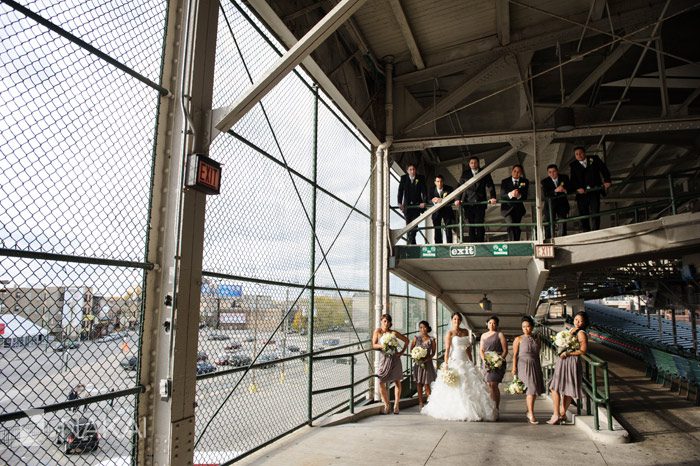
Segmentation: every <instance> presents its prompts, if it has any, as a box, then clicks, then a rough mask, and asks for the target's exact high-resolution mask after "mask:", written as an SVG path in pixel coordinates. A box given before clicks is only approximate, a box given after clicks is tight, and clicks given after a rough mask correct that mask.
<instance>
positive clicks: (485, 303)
mask: <svg viewBox="0 0 700 466" xmlns="http://www.w3.org/2000/svg"><path fill="white" fill-rule="evenodd" d="M479 306H480V307H481V309H483V310H484V311H490V310H491V300H489V298H487V297H486V293H484V297H483V298H481V301H479Z"/></svg>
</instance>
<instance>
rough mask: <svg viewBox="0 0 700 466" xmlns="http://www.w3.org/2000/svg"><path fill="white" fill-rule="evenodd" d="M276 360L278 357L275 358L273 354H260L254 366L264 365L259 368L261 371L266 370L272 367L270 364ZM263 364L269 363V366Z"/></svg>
mask: <svg viewBox="0 0 700 466" xmlns="http://www.w3.org/2000/svg"><path fill="white" fill-rule="evenodd" d="M278 359H279V356H277V355H276V354H274V353H268V354H262V355H260V357H259V358H258V361H257V363H256V364H264V365H262V366H260V367H261V368H262V369H267V368H268V367H272V366H273V364H272V362H274V361H277V360H278ZM265 363H270V364H265Z"/></svg>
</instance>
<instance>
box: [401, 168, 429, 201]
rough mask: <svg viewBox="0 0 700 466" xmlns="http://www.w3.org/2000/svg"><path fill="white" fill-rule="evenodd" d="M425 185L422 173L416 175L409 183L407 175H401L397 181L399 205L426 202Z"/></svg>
mask: <svg viewBox="0 0 700 466" xmlns="http://www.w3.org/2000/svg"><path fill="white" fill-rule="evenodd" d="M427 198H428V196H427V185H426V183H425V177H424V176H423V175H416V177H415V178H414V180H413V183H411V178H409V176H408V175H403V176H401V180H400V181H399V198H398V201H399V205H401V204H406V206H409V205H417V204H422V203H424V202H427Z"/></svg>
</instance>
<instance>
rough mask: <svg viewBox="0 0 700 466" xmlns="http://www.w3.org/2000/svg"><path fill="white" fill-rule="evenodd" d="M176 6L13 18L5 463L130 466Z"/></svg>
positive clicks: (4, 74) (4, 309) (4, 199)
mask: <svg viewBox="0 0 700 466" xmlns="http://www.w3.org/2000/svg"><path fill="white" fill-rule="evenodd" d="M165 8H166V4H165V3H164V2H159V1H150V0H147V1H141V0H140V1H130V0H122V1H121V2H118V4H117V3H115V2H94V1H89V2H84V1H83V2H78V1H75V0H70V1H61V0H57V1H52V2H48V1H24V2H14V1H3V2H2V3H0V65H1V66H0V367H1V369H2V380H0V463H2V464H41V465H44V464H96V463H100V464H130V463H131V462H132V453H133V448H134V443H135V440H136V438H137V435H139V432H137V431H136V430H135V428H134V426H135V425H136V424H135V422H134V413H135V407H136V393H138V392H139V391H140V387H139V380H138V374H137V371H136V367H137V364H136V361H137V357H138V354H139V352H140V346H141V337H140V333H139V328H140V322H141V318H142V314H143V313H142V305H143V300H144V296H143V293H142V289H143V283H144V279H145V274H146V273H148V270H150V268H151V266H150V264H148V263H146V242H147V234H148V233H147V232H148V220H149V218H148V217H149V209H150V197H151V181H152V180H151V166H152V163H153V153H154V137H155V125H156V114H157V109H158V103H159V97H160V95H162V94H163V89H162V88H160V86H159V85H157V84H155V82H157V81H159V79H160V70H161V60H162V49H163V40H164V29H165V16H166V12H165Z"/></svg>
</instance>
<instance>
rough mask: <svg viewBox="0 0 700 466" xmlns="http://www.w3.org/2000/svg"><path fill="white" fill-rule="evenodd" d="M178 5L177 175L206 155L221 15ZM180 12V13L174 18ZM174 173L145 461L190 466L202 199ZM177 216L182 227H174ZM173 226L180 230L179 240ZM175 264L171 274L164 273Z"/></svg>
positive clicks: (213, 8) (214, 6)
mask: <svg viewBox="0 0 700 466" xmlns="http://www.w3.org/2000/svg"><path fill="white" fill-rule="evenodd" d="M183 3H184V4H186V5H187V14H186V15H185V17H186V20H185V23H186V24H187V27H186V28H185V29H186V31H185V36H184V39H185V40H182V39H183V37H180V34H181V28H178V27H176V28H175V29H174V30H172V31H169V32H172V33H173V34H174V36H175V37H174V40H175V41H176V43H178V42H184V43H185V44H190V45H189V46H187V45H186V46H185V47H184V51H183V53H182V56H181V57H179V60H182V63H183V67H182V69H181V70H180V72H179V73H178V78H179V79H180V80H182V81H181V82H183V81H184V84H182V85H181V87H180V89H181V92H178V94H179V95H177V97H176V99H177V100H176V102H178V103H182V102H183V100H184V95H189V96H190V99H189V102H188V104H183V105H182V111H183V113H187V116H188V118H187V119H186V120H187V121H189V124H185V126H184V127H183V128H176V130H177V131H172V133H177V134H178V137H184V140H180V147H181V148H182V149H181V150H180V151H178V152H180V153H178V154H176V155H175V154H172V155H171V154H167V155H168V157H172V158H174V162H171V163H172V164H173V166H176V167H184V164H183V163H182V159H181V158H182V157H184V156H185V155H186V154H189V153H202V154H207V153H208V152H209V144H210V141H211V138H210V134H209V131H210V114H211V107H212V96H213V88H214V65H215V52H216V47H215V44H216V38H217V27H218V14H219V4H218V2H214V1H211V0H207V1H198V2H194V1H191V2H183ZM183 9H184V8H182V5H180V8H179V11H178V12H177V15H179V14H180V13H181V10H183ZM178 63H181V61H178ZM166 111H167V110H166ZM178 113H179V112H178ZM179 135H182V136H179ZM172 171H173V172H175V173H174V174H177V175H178V176H175V177H174V178H171V179H174V180H175V182H174V183H172V184H170V185H168V187H169V188H171V189H169V190H168V192H170V191H172V192H173V193H174V194H173V195H172V198H171V200H170V204H169V205H168V206H167V208H166V209H167V211H168V212H170V214H171V215H173V216H174V223H173V224H171V225H170V230H168V229H165V231H170V232H171V233H170V234H171V235H175V236H176V237H177V238H178V239H179V242H180V244H179V246H178V247H177V248H176V249H174V250H173V249H170V248H168V249H166V250H165V251H163V252H162V253H163V254H167V256H165V257H164V266H165V267H167V268H166V269H165V270H164V273H163V280H164V281H163V282H162V283H161V286H162V290H163V291H161V293H169V294H171V295H170V297H171V298H172V299H164V300H162V301H161V302H160V303H159V305H161V306H162V308H161V313H160V315H159V319H158V322H157V324H158V327H157V328H158V332H160V333H156V331H155V329H153V333H152V334H151V335H152V337H156V336H158V337H159V338H158V349H157V351H155V353H156V355H157V357H158V365H157V368H156V375H155V377H154V378H155V379H156V380H153V381H152V384H151V385H150V386H149V387H148V390H147V393H148V395H149V397H153V398H155V400H153V401H152V402H153V403H154V411H155V427H154V429H155V433H154V437H155V438H154V444H155V445H154V447H153V449H152V452H153V453H152V454H153V456H152V457H147V458H146V461H145V464H149V463H153V464H171V465H187V464H192V461H193V459H192V458H193V453H194V437H195V422H194V415H195V391H196V374H195V371H194V369H193V368H194V367H195V363H196V359H197V345H198V338H199V319H200V315H199V310H200V287H201V282H202V258H203V245H204V218H205V210H206V208H205V204H206V195H205V194H204V193H201V192H198V191H195V190H192V189H184V190H183V189H182V187H181V186H179V180H181V179H182V178H184V177H183V176H182V174H181V173H180V171H179V170H176V169H173V170H172ZM172 188H176V189H172ZM180 193H181V194H180ZM180 196H182V197H181V198H180ZM180 202H181V205H180ZM180 208H181V223H178V221H177V220H178V213H180V211H179V209H180ZM166 209H164V210H166ZM178 226H181V231H180V232H179V236H177V235H178V231H177V227H178ZM156 227H157V225H156ZM173 262H174V265H175V266H174V267H172V266H170V264H172V263H173ZM163 324H167V325H163ZM165 380H168V381H170V384H169V385H170V387H171V389H170V394H169V396H166V397H165V398H163V399H160V397H159V393H158V388H157V387H158V382H159V381H165Z"/></svg>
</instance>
